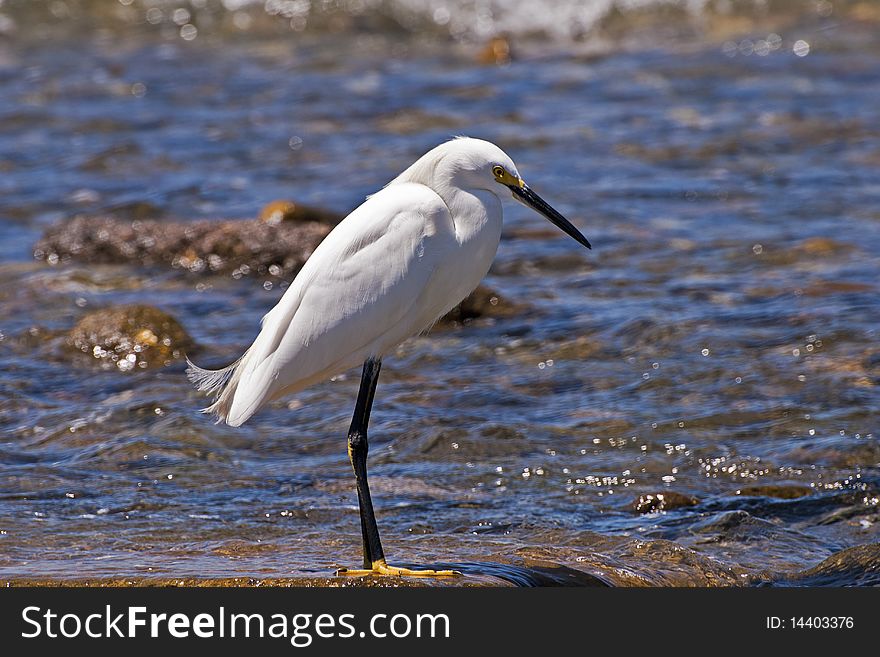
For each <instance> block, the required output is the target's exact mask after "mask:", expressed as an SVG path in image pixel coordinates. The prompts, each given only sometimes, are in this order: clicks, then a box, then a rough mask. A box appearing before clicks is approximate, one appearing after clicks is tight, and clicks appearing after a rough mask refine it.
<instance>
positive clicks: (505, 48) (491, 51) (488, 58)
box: [477, 36, 513, 66]
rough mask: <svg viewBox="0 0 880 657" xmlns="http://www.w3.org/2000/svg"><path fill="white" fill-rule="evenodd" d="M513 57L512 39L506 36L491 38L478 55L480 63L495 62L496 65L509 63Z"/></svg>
mask: <svg viewBox="0 0 880 657" xmlns="http://www.w3.org/2000/svg"><path fill="white" fill-rule="evenodd" d="M512 59H513V57H512V55H511V50H510V41H509V40H508V39H507V37H504V36H496V37H492V38H491V39H489V42H488V43H487V44H486V45H485V46H484V47H483V48H482V49H481V50H480V52H479V54H478V55H477V61H478V62H479V63H480V64H495V65H496V66H504V65H505V64H509V63H510V62H511V60H512Z"/></svg>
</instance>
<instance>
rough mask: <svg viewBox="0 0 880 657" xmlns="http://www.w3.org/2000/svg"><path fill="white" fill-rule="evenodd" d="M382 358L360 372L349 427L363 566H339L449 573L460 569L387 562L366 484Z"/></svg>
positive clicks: (396, 572) (350, 572)
mask: <svg viewBox="0 0 880 657" xmlns="http://www.w3.org/2000/svg"><path fill="white" fill-rule="evenodd" d="M381 368H382V361H381V360H379V359H378V358H370V359H368V360H367V362H366V363H364V372H363V374H362V375H361V388H360V390H359V391H358V398H357V404H356V405H355V407H354V416H353V417H352V418H351V428H350V429H349V430H348V458H349V460H350V461H351V467H352V468H354V476H355V479H356V480H357V492H358V503H359V505H360V510H361V534H362V535H363V539H364V570H348V569H346V568H343V569H341V570H339V571H338V572H339V574H341V575H357V576H361V575H393V576H403V575H406V576H411V577H450V576H452V575H458V574H459V573H457V572H454V571H452V570H410V569H409V568H395V567H393V566H389V565H388V564H387V563H386V562H385V553H384V552H383V551H382V541H381V540H379V527H378V526H377V525H376V515H375V514H374V513H373V500H371V499H370V486H369V485H368V484H367V452H368V451H369V443H368V442H367V425H368V424H369V423H370V409H371V408H372V407H373V396H374V395H375V394H376V384H377V383H378V382H379V370H380V369H381Z"/></svg>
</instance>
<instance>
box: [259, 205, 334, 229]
mask: <svg viewBox="0 0 880 657" xmlns="http://www.w3.org/2000/svg"><path fill="white" fill-rule="evenodd" d="M344 218H345V217H343V216H341V215H339V214H337V213H335V212H331V211H329V210H324V209H323V208H316V207H313V206H310V205H303V204H302V203H294V202H293V201H285V200H278V201H272V202H271V203H267V204H266V205H265V206H264V207H263V209H262V210H260V221H262V222H264V223H267V224H269V225H270V226H277V225H278V224H280V223H281V222H282V221H295V222H299V223H308V222H311V221H314V222H316V223H319V224H327V225H328V226H335V225H336V224H338V223H339V222H340V221H342V220H343V219H344Z"/></svg>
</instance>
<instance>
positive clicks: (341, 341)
mask: <svg viewBox="0 0 880 657" xmlns="http://www.w3.org/2000/svg"><path fill="white" fill-rule="evenodd" d="M457 247H458V242H457V241H456V235H455V226H454V224H453V222H452V218H451V216H450V214H449V210H448V209H447V207H446V205H445V204H444V203H443V201H442V199H440V197H439V196H437V194H436V193H435V192H433V191H432V190H431V189H429V188H428V187H426V186H424V185H418V184H413V183H400V184H395V185H393V186H391V187H386V188H385V189H383V190H382V191H380V192H379V193H377V194H374V195H373V196H371V197H370V198H369V199H368V200H367V201H366V202H364V203H363V204H362V205H361V206H360V207H358V208H357V209H356V210H354V211H353V212H352V213H351V214H350V215H349V216H348V217H346V218H345V220H343V221H342V222H341V223H340V224H339V225H338V226H337V227H336V228H334V229H333V231H331V233H330V234H329V235H328V236H327V237H326V238H325V239H324V241H323V242H322V243H321V244H320V245H319V246H318V248H317V249H316V250H315V252H314V253H313V254H312V256H311V257H310V258H309V259H308V261H307V262H306V264H305V265H304V266H303V268H302V270H301V271H300V272H299V274H298V275H297V277H296V279H295V280H294V281H293V283H292V284H291V286H290V288H289V289H288V290H287V292H286V293H285V294H284V296H283V297H282V298H281V300H280V301H279V303H278V304H277V305H276V306H275V307H274V308H273V309H272V310H271V311H270V312H269V313H268V314H267V315H266V316H265V317H264V318H263V322H262V328H261V330H260V333H259V335H258V336H257V338H256V340H254V343H253V344H252V345H251V347H250V348H249V349H248V350H247V352H246V353H245V354H244V355H243V356H242V358H241V359H240V360H239V361H237V362H236V363H235V364H233V365H231V366H230V367H229V368H226V369H225V370H220V371H218V372H212V371H210V370H201V369H199V368H194V369H192V370H191V373H190V376H191V379H193V381H194V383H196V384H197V385H198V384H200V383H202V384H208V383H215V384H217V385H215V387H214V389H213V390H214V392H215V393H217V398H216V401H215V402H214V404H212V405H211V406H209V407H208V408H207V409H205V411H206V412H210V413H215V414H216V415H217V416H218V418H219V419H220V420H225V421H226V423H227V424H230V425H232V426H239V425H240V424H242V423H244V422H245V421H246V420H247V419H248V418H250V417H251V416H252V415H253V414H254V413H256V412H257V411H258V410H259V409H260V408H261V407H262V406H263V405H265V404H266V403H267V402H269V401H271V400H272V399H274V398H276V397H279V396H282V395H285V394H289V393H293V392H296V391H299V390H302V389H304V388H306V387H308V386H309V385H312V384H314V383H316V382H318V381H321V380H324V379H326V378H329V377H331V376H333V375H335V374H338V373H340V372H342V371H345V370H347V369H350V368H351V367H354V366H356V365H359V364H361V363H362V362H363V361H364V360H366V359H367V358H368V357H370V356H375V357H381V356H383V355H385V353H387V352H388V351H389V350H390V349H393V348H394V347H395V346H397V345H398V344H400V343H401V342H403V341H404V340H405V339H407V338H408V337H410V336H412V335H414V334H416V333H419V332H421V331H423V330H424V329H426V328H427V327H428V326H429V325H430V324H432V323H433V322H434V321H436V319H437V318H438V317H439V316H440V315H441V314H443V313H444V312H446V311H447V310H449V308H451V307H452V306H454V305H455V304H456V303H458V302H459V301H460V300H461V299H460V298H458V299H441V298H433V297H434V296H436V295H430V294H426V292H428V288H429V284H430V282H431V279H432V277H434V276H435V274H436V272H437V270H438V269H440V268H441V263H444V261H447V262H448V261H449V260H451V259H454V254H455V251H456V249H457ZM477 282H478V281H475V282H474V286H475V285H476V283H477ZM466 293H467V292H465V294H466ZM426 301H427V302H428V303H426ZM450 304H451V305H450Z"/></svg>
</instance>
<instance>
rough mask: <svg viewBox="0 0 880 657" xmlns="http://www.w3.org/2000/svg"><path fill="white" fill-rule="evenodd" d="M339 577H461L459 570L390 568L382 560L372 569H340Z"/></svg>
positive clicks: (337, 572)
mask: <svg viewBox="0 0 880 657" xmlns="http://www.w3.org/2000/svg"><path fill="white" fill-rule="evenodd" d="M336 574H337V575H347V576H349V577H363V576H364V575H390V576H393V577H455V576H456V575H461V573H460V572H458V571H457V570H410V569H409V568H396V567H394V566H389V565H388V564H387V563H385V560H384V559H382V560H380V561H377V562H375V563H374V564H373V567H372V569H370V570H366V569H362V570H350V569H348V568H340V569H339V570H337V571H336Z"/></svg>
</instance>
